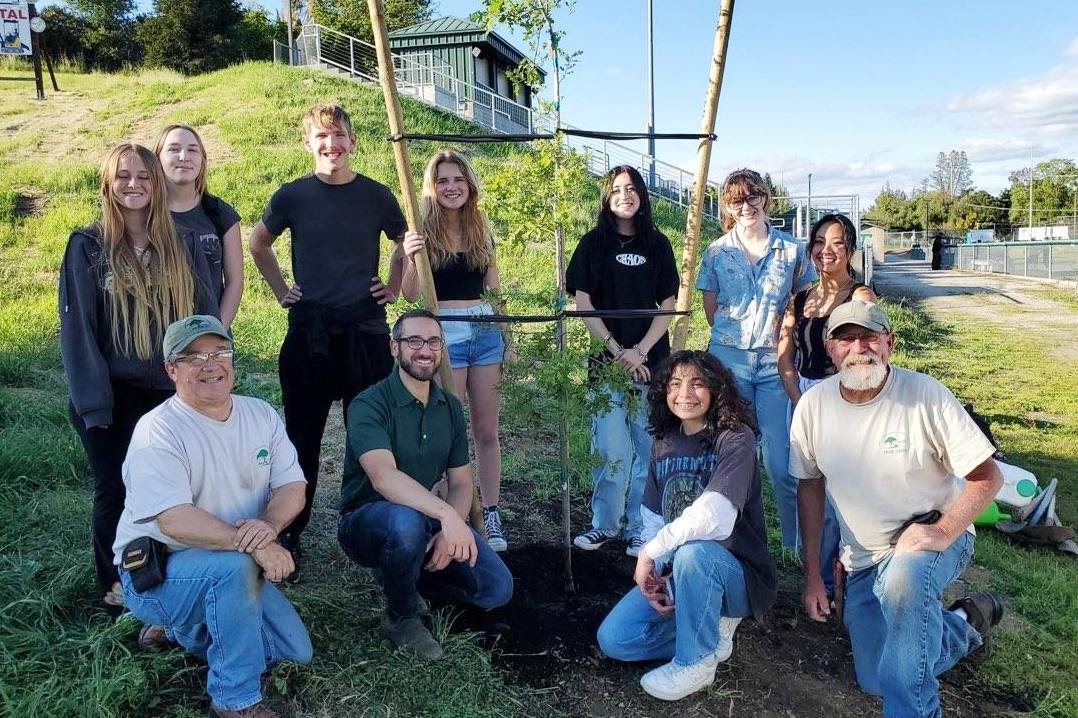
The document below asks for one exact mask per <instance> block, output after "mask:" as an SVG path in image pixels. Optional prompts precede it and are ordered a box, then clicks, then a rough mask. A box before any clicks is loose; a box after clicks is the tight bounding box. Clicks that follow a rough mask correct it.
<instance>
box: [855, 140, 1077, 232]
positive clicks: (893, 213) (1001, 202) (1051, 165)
mask: <svg viewBox="0 0 1078 718" xmlns="http://www.w3.org/2000/svg"><path fill="white" fill-rule="evenodd" d="M1029 172H1030V170H1029V168H1028V167H1025V168H1023V169H1021V170H1017V171H1015V172H1012V173H1011V174H1010V182H1011V185H1010V187H1006V188H1004V189H1003V190H1002V191H1001V192H1000V193H999V194H996V195H993V194H990V193H989V192H985V191H984V190H980V189H976V188H974V186H973V173H972V171H971V169H970V165H969V159H968V158H967V157H966V153H965V152H963V151H958V150H951V151H950V152H946V153H945V152H940V153H939V155H937V157H936V166H935V167H934V168H933V170H932V171H931V172H930V173H929V174H928V175H927V176H926V177H925V178H924V179H922V180H921V183H920V185H919V186H918V187H915V188H914V189H913V190H911V191H910V192H905V191H903V190H901V189H896V188H894V187H891V186H890V184H885V185H884V186H883V189H882V190H881V191H880V193H879V194H878V195H877V196H876V201H875V203H874V204H873V205H872V206H871V207H869V209H868V211H866V212H865V219H867V220H870V221H872V222H875V223H878V224H880V225H882V226H883V227H886V228H887V229H890V230H914V229H915V230H926V229H936V228H947V229H952V230H956V231H966V230H969V229H979V228H983V229H992V228H998V229H1003V230H1004V231H1006V230H1009V229H1010V227H1011V226H1012V225H1016V224H1017V225H1025V224H1027V223H1028V222H1029ZM1033 208H1034V211H1033V224H1034V225H1045V224H1072V223H1073V222H1074V220H1075V218H1076V217H1078V166H1076V165H1075V163H1074V161H1073V160H1069V159H1051V160H1047V161H1045V162H1040V163H1038V164H1037V165H1036V166H1034V168H1033Z"/></svg>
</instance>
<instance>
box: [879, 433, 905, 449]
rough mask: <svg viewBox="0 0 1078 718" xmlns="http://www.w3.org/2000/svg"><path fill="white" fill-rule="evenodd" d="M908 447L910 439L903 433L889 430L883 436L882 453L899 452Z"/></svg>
mask: <svg viewBox="0 0 1078 718" xmlns="http://www.w3.org/2000/svg"><path fill="white" fill-rule="evenodd" d="M909 448H910V441H909V439H907V438H906V435H905V434H901V433H899V432H897V431H894V432H890V433H889V434H887V436H885V437H884V438H883V453H885V454H901V453H903V452H904V451H906V450H908V449H909Z"/></svg>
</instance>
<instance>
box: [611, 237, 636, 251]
mask: <svg viewBox="0 0 1078 718" xmlns="http://www.w3.org/2000/svg"><path fill="white" fill-rule="evenodd" d="M623 236H624V235H621V234H615V235H614V238H615V239H616V240H618V244H619V245H620V246H621V247H622V248H624V247H628V246H629V245H630V244H632V243H633V242H634V241H636V235H635V234H633V235H630V236H629V238H628V239H622V237H623Z"/></svg>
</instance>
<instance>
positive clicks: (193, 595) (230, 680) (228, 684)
mask: <svg viewBox="0 0 1078 718" xmlns="http://www.w3.org/2000/svg"><path fill="white" fill-rule="evenodd" d="M165 575H166V578H165V580H164V582H163V583H161V584H160V585H158V586H155V587H154V588H151V589H149V590H147V591H144V592H142V593H139V592H138V591H136V590H135V588H134V586H132V585H131V576H130V574H129V573H128V572H127V571H120V584H121V585H122V586H123V590H124V603H125V604H126V605H127V608H128V609H130V611H131V613H133V614H134V615H135V617H136V618H138V619H139V620H140V621H142V622H144V623H151V624H155V625H159V626H164V627H165V632H166V633H167V634H168V637H169V638H171V639H172V640H173V641H175V642H176V643H178V644H180V645H181V646H183V648H184V649H185V650H187V651H188V652H190V653H193V654H195V655H197V656H199V657H201V658H203V659H205V661H206V662H207V663H208V664H209V666H210V671H209V675H208V676H207V678H206V691H207V692H208V693H209V694H210V698H211V699H212V701H213V704H214V705H215V706H217V707H218V708H224V709H225V710H231V711H238V710H242V709H244V708H247V707H248V706H253V705H254V704H256V703H258V702H259V701H261V700H262V690H261V685H260V683H261V681H260V679H261V676H262V673H263V672H265V670H266V667H267V666H268V665H270V664H272V663H275V662H277V661H293V662H295V663H309V662H310V661H311V653H312V648H311V639H310V636H308V635H307V629H306V628H305V627H304V626H303V621H301V620H300V617H299V615H298V614H297V613H296V609H294V608H293V607H292V604H291V603H289V602H288V599H287V598H285V597H284V594H282V593H281V592H280V591H279V590H277V587H276V586H274V585H273V584H272V583H270V582H268V581H266V580H264V579H263V578H262V574H261V569H259V567H258V565H257V564H256V563H255V562H254V560H253V559H252V558H251V557H250V556H249V555H247V554H245V553H239V552H238V551H210V550H207V549H200V548H190V549H186V550H184V551H177V552H175V553H171V554H169V557H168V565H167V567H166V569H165Z"/></svg>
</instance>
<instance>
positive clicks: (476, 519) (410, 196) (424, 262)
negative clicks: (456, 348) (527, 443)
mask: <svg viewBox="0 0 1078 718" xmlns="http://www.w3.org/2000/svg"><path fill="white" fill-rule="evenodd" d="M367 10H368V11H369V12H370V16H371V29H372V30H373V32H374V47H375V51H376V52H377V55H378V80H379V82H380V83H381V85H382V95H383V96H384V97H385V102H386V114H387V115H388V117H389V131H390V133H392V134H394V135H399V134H404V119H403V114H404V113H403V112H402V111H401V103H400V97H399V96H398V95H397V81H396V78H395V77H394V75H393V57H392V55H391V54H390V52H389V33H388V31H387V30H386V16H385V10H384V8H383V7H382V0H367ZM391 144H392V145H393V158H394V160H396V164H397V179H398V180H399V181H400V186H401V199H402V200H404V213H405V215H406V217H407V218H408V227H409V228H410V229H412V230H416V231H418V230H419V226H420V224H419V202H418V201H417V200H416V195H415V184H414V183H413V182H412V165H411V164H410V163H409V162H408V143H407V141H406V140H398V141H396V142H393V143H391ZM412 261H413V262H414V263H415V268H416V275H417V278H418V279H419V292H420V294H421V295H422V296H423V304H424V305H425V306H426V307H427V309H429V310H430V311H432V312H434V313H435V314H437V313H438V295H437V294H436V293H435V291H434V276H433V275H432V274H431V270H430V259H429V258H428V257H427V251H426V250H422V251H419V252H416V253H415V254H414V255H413V257H412ZM438 377H439V378H440V379H441V380H442V389H444V390H445V391H447V392H449V393H450V394H453V395H456V391H455V388H456V387H455V385H454V384H453V368H452V365H451V364H450V363H449V350H448V349H447V348H446V347H445V346H444V345H443V346H442V363H441V365H440V366H439V367H438ZM458 398H459V397H458ZM469 517H470V520H471V522H472V527H473V528H475V530H476V531H478V532H479V533H480V534H484V535H485V533H486V531H485V527H484V523H483V510H482V507H481V506H480V504H479V495H478V494H477V493H476V491H475V487H474V486H473V487H472V508H471V511H470V513H469Z"/></svg>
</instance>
